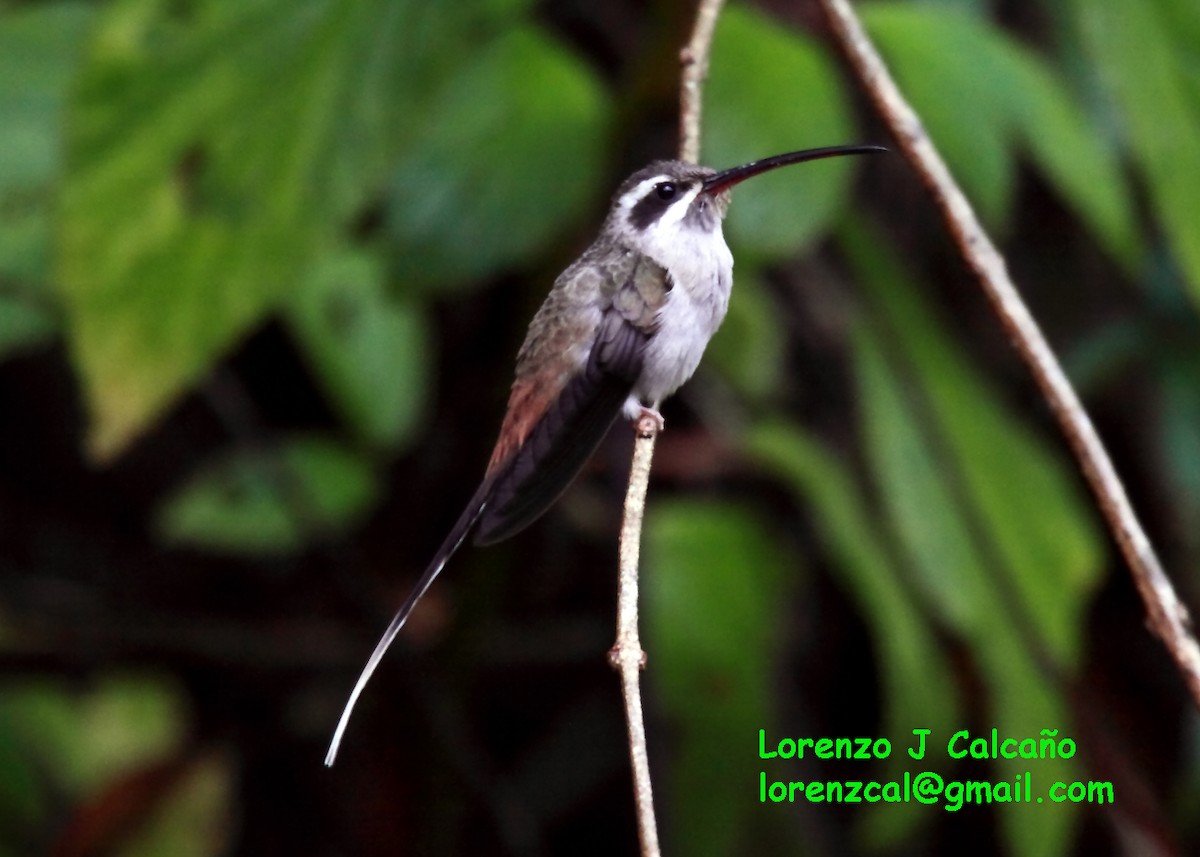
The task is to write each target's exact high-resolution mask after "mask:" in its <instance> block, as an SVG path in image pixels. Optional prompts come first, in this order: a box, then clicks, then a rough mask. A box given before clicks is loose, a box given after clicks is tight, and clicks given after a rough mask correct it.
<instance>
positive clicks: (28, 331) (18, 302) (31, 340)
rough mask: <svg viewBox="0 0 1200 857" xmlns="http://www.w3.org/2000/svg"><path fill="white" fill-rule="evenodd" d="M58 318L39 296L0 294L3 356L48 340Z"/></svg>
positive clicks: (0, 328) (1, 354)
mask: <svg viewBox="0 0 1200 857" xmlns="http://www.w3.org/2000/svg"><path fill="white" fill-rule="evenodd" d="M2 228H3V226H0V229H2ZM55 321H56V320H55V317H54V314H53V313H52V312H51V311H50V309H49V308H48V307H45V306H41V305H40V302H39V301H38V299H37V298H36V297H33V296H31V295H23V294H16V295H5V294H0V359H2V358H3V357H5V356H7V355H8V354H10V353H12V352H14V351H17V350H20V349H22V348H28V347H29V346H32V345H37V344H38V343H41V342H45V341H46V340H47V339H49V338H50V337H52V336H53V335H54V334H55V332H56V330H57V325H56V323H55Z"/></svg>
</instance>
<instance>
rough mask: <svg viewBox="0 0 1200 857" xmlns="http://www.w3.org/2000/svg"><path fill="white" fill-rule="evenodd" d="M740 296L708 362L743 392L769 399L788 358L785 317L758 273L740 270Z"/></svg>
mask: <svg viewBox="0 0 1200 857" xmlns="http://www.w3.org/2000/svg"><path fill="white" fill-rule="evenodd" d="M735 279H736V282H737V286H736V289H735V291H736V293H737V297H736V298H735V299H734V300H732V301H730V303H729V314H728V315H727V316H726V317H725V321H724V322H723V323H722V325H721V329H720V330H718V331H717V333H716V335H715V336H714V337H713V338H712V342H711V343H710V344H709V346H708V350H707V351H706V352H705V362H706V363H707V365H709V366H710V367H712V368H714V369H716V370H717V371H718V372H720V373H721V374H722V375H724V376H725V377H726V378H728V379H729V380H730V381H731V382H732V383H733V384H735V385H736V386H737V388H738V390H739V391H740V392H742V393H743V394H745V395H747V396H751V397H754V398H759V399H762V398H767V397H769V396H771V395H773V394H774V393H776V392H778V390H779V385H780V381H781V379H782V376H783V371H784V364H783V361H784V358H785V356H786V354H785V350H786V345H787V343H786V331H785V330H784V326H783V316H782V315H781V314H780V312H779V311H778V309H777V308H776V307H775V306H774V300H773V298H772V296H771V294H770V293H769V292H768V291H767V288H766V284H765V283H764V282H763V281H762V278H761V277H760V276H759V275H758V272H757V271H755V270H753V269H750V270H745V269H739V271H738V273H737V276H736V278H735Z"/></svg>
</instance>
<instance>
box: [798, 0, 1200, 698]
mask: <svg viewBox="0 0 1200 857" xmlns="http://www.w3.org/2000/svg"><path fill="white" fill-rule="evenodd" d="M818 2H819V3H820V4H821V6H822V7H823V8H824V10H825V13H826V15H827V16H828V18H829V22H830V24H831V26H832V29H833V33H834V36H835V38H836V39H837V41H838V43H839V44H840V45H841V47H842V49H843V50H844V51H845V53H846V56H847V57H848V58H849V60H850V63H851V65H852V66H853V67H854V70H855V72H856V73H857V74H858V76H859V78H860V80H861V81H862V84H863V86H864V87H865V89H866V91H867V93H868V94H869V96H870V97H871V99H872V101H873V102H874V103H875V107H876V109H877V110H878V111H879V113H880V115H881V116H882V117H883V119H884V121H885V122H886V123H887V124H888V127H889V128H890V129H891V131H892V134H893V135H894V136H895V138H896V140H897V142H898V143H899V145H900V148H901V150H902V151H903V152H904V155H905V157H906V158H907V159H908V161H909V163H911V164H912V165H913V167H914V168H915V169H916V171H917V173H918V174H919V175H920V177H921V180H922V181H923V182H924V183H925V185H926V187H927V188H928V189H929V191H930V193H931V195H932V196H933V199H934V202H935V204H936V205H937V207H938V208H939V209H940V210H941V213H942V218H943V219H944V220H945V222H946V226H947V228H948V229H949V231H950V234H951V235H952V236H953V238H954V241H955V243H956V244H957V245H958V249H959V252H960V253H961V254H962V257H963V259H965V260H966V262H967V264H968V265H969V266H970V267H971V269H972V270H973V271H974V272H975V275H976V276H977V277H978V278H979V283H980V285H981V286H982V287H983V291H984V294H986V295H987V298H988V300H989V301H990V302H991V304H992V308H993V310H994V311H995V312H996V314H997V315H998V316H999V317H1000V321H1001V323H1002V324H1003V325H1004V328H1005V330H1006V331H1007V332H1008V335H1009V338H1010V339H1011V340H1012V342H1013V344H1014V345H1015V346H1016V349H1017V351H1018V352H1019V353H1020V355H1021V358H1022V359H1023V360H1024V361H1025V363H1026V365H1027V366H1028V367H1029V370H1030V372H1031V373H1032V374H1033V378H1034V381H1035V382H1036V383H1037V385H1038V388H1039V389H1040V390H1041V393H1042V396H1043V397H1044V398H1045V400H1046V402H1047V403H1048V404H1049V406H1050V409H1051V410H1052V411H1053V412H1054V416H1055V418H1056V419H1057V420H1058V423H1059V426H1060V427H1061V429H1062V432H1063V434H1064V435H1065V436H1066V438H1067V442H1068V444H1069V445H1070V447H1071V450H1072V452H1073V453H1074V454H1075V458H1076V459H1077V460H1078V462H1079V465H1080V467H1081V468H1082V470H1083V473H1084V476H1085V477H1086V479H1087V481H1088V484H1089V485H1090V486H1091V489H1092V492H1093V493H1094V494H1095V496H1096V499H1097V501H1098V503H1099V506H1100V510H1101V512H1102V513H1103V514H1104V518H1105V520H1106V521H1107V523H1108V526H1109V529H1110V530H1111V531H1112V534H1113V537H1114V538H1115V539H1116V541H1117V544H1118V545H1119V546H1120V548H1121V552H1122V553H1123V554H1124V556H1125V561H1126V562H1127V563H1128V565H1129V570H1130V573H1131V574H1132V575H1133V580H1134V583H1135V584H1136V585H1137V589H1138V592H1139V594H1140V595H1141V597H1142V601H1143V602H1144V603H1145V605H1146V612H1147V614H1148V616H1149V621H1150V626H1151V628H1152V629H1153V630H1154V632H1155V633H1156V634H1157V635H1158V636H1159V637H1160V638H1161V639H1162V641H1163V643H1164V644H1165V645H1166V647H1167V649H1168V651H1169V652H1170V653H1171V655H1172V656H1173V657H1174V658H1175V662H1176V664H1177V665H1178V667H1179V671H1180V672H1181V673H1182V675H1183V678H1184V681H1185V682H1186V684H1187V687H1188V690H1189V691H1190V692H1191V694H1192V698H1193V700H1194V701H1195V703H1196V704H1197V706H1198V707H1200V647H1198V646H1197V644H1196V638H1195V636H1194V634H1193V632H1192V624H1191V618H1190V616H1189V615H1188V611H1187V608H1186V607H1185V606H1184V604H1183V603H1182V602H1181V601H1180V600H1179V597H1178V596H1177V595H1176V594H1175V589H1174V587H1172V585H1171V581H1170V580H1169V579H1168V578H1167V576H1166V574H1165V573H1164V572H1163V569H1162V565H1161V564H1160V563H1159V560H1158V557H1157V556H1156V555H1155V553H1154V548H1153V547H1152V546H1151V545H1150V540H1149V539H1148V538H1147V537H1146V533H1145V531H1144V530H1143V529H1142V525H1141V524H1140V523H1139V522H1138V519H1137V515H1136V514H1135V513H1134V511H1133V507H1132V506H1131V505H1130V503H1129V498H1128V497H1127V496H1126V494H1125V487H1124V486H1123V485H1122V484H1121V480H1120V478H1118V476H1117V473H1116V470H1115V469H1114V468H1113V464H1112V461H1111V460H1110V459H1109V457H1108V453H1107V452H1106V451H1105V449H1104V445H1103V443H1101V441H1100V438H1099V436H1098V435H1097V434H1096V429H1095V427H1094V426H1093V425H1092V422H1091V419H1090V418H1089V417H1088V415H1087V412H1086V411H1084V409H1083V405H1082V404H1081V403H1080V401H1079V397H1078V396H1077V395H1076V394H1075V390H1074V388H1072V386H1071V384H1070V382H1069V381H1068V380H1067V377H1066V374H1065V373H1064V372H1063V369H1062V367H1061V366H1060V365H1059V363H1058V360H1057V359H1056V358H1055V356H1054V353H1053V352H1052V351H1051V350H1050V346H1049V345H1048V344H1047V343H1046V339H1045V337H1044V336H1043V335H1042V332H1041V330H1040V329H1039V328H1038V326H1037V323H1036V322H1035V321H1034V319H1033V316H1032V315H1031V314H1030V312H1029V309H1028V308H1027V307H1026V306H1025V303H1024V301H1022V300H1021V296H1020V295H1019V294H1018V292H1017V289H1016V286H1014V285H1013V282H1012V280H1011V279H1010V277H1009V275H1008V269H1007V267H1006V265H1005V263H1004V258H1003V257H1002V256H1001V255H1000V253H999V252H998V251H997V250H996V247H995V245H993V244H992V242H991V240H990V239H989V238H988V236H987V234H986V233H985V232H984V230H983V227H982V226H981V225H980V223H979V220H978V219H977V218H976V216H975V212H974V211H973V210H972V208H971V205H970V203H969V202H967V199H966V197H965V196H964V195H963V193H962V191H961V190H960V189H959V187H958V185H957V184H956V183H955V182H954V179H953V178H952V177H951V175H950V171H949V170H948V169H947V168H946V165H945V163H944V162H943V161H942V159H941V156H940V155H938V153H937V150H936V149H935V148H934V146H933V143H932V141H931V140H930V139H929V136H928V135H927V134H926V133H925V129H924V128H923V127H922V125H921V121H920V119H919V118H918V117H917V114H916V113H915V111H913V109H912V107H911V106H910V105H909V104H908V102H907V101H906V100H905V99H904V96H903V95H902V94H901V93H900V90H899V88H898V87H897V86H896V83H895V81H893V80H892V78H891V76H890V75H889V74H888V71H887V68H886V67H885V66H884V63H883V60H882V59H881V58H880V56H879V53H878V52H877V51H876V50H875V48H874V46H873V45H872V44H871V41H870V39H869V38H868V37H867V34H866V32H865V31H864V30H863V27H862V24H861V23H860V22H859V20H858V18H857V17H856V16H855V14H854V12H853V10H851V8H850V4H849V3H848V2H847V0H818Z"/></svg>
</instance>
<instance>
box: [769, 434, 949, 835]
mask: <svg viewBox="0 0 1200 857" xmlns="http://www.w3.org/2000/svg"><path fill="white" fill-rule="evenodd" d="M747 446H748V449H749V451H750V452H751V454H752V455H753V456H754V457H755V458H756V459H758V460H759V461H760V462H761V463H762V464H763V465H764V466H765V467H766V468H768V470H769V472H771V473H772V474H776V475H778V476H779V477H780V478H782V479H784V480H785V481H786V482H787V483H788V484H789V485H790V486H791V487H792V489H793V490H794V491H795V492H796V495H797V497H798V498H799V499H800V500H801V501H802V502H804V503H805V504H807V506H809V507H811V510H812V514H813V517H814V518H815V519H816V522H817V528H818V532H819V534H820V537H821V539H822V541H823V543H824V545H825V547H826V549H827V550H828V551H829V552H830V554H831V555H832V557H833V558H834V563H833V565H832V566H831V567H832V569H833V570H834V572H835V573H836V574H837V575H838V580H839V582H840V583H841V585H842V586H843V587H844V588H845V589H846V591H847V592H848V594H849V595H850V597H851V598H853V599H854V600H855V602H856V603H857V604H858V606H859V609H860V610H861V611H862V613H863V616H864V618H865V619H866V622H867V626H868V627H869V628H870V630H871V632H872V643H873V646H872V647H873V649H874V652H875V657H876V659H877V660H878V661H879V664H880V666H879V674H880V680H881V683H882V686H883V693H882V694H881V695H882V697H883V706H884V718H883V724H882V729H881V730H880V734H881V735H884V736H887V737H888V738H889V740H891V741H892V744H893V747H894V748H896V751H895V752H894V754H893V756H892V758H891V760H890V762H889V772H890V773H889V776H900V775H901V774H902V772H903V771H904V770H906V769H909V768H910V767H911V766H910V764H909V762H908V757H907V756H906V755H905V754H904V753H903V752H901V751H900V750H899V749H898V748H899V747H901V746H909V745H910V742H911V741H912V740H913V736H912V730H913V729H931V730H933V732H934V734H938V735H945V734H949V733H950V732H952V731H953V730H952V729H951V728H950V727H954V728H957V727H958V725H959V724H960V723H961V720H962V709H961V706H960V705H959V702H958V692H957V690H956V688H955V686H954V679H953V674H952V671H951V668H950V664H949V663H948V662H947V659H946V656H945V655H944V654H943V652H942V650H941V648H940V644H939V642H938V639H937V637H936V633H935V629H934V627H933V625H932V623H931V622H930V620H929V619H928V618H927V617H926V616H924V615H923V611H922V609H921V605H920V604H919V603H917V601H916V600H915V599H914V598H913V595H912V593H911V592H910V588H909V587H908V586H907V585H906V582H905V576H904V570H903V568H902V567H901V566H900V565H899V564H898V563H897V562H896V561H895V559H894V558H893V557H892V556H891V555H890V554H889V551H888V549H887V548H886V547H885V544H886V542H885V538H884V537H883V536H882V535H881V522H880V521H879V520H877V519H876V517H875V516H874V515H872V514H871V513H870V512H869V511H868V509H869V505H868V503H867V500H866V498H865V497H863V496H862V493H861V492H860V490H859V489H858V488H857V487H856V486H855V484H854V480H853V479H852V478H851V475H850V474H849V473H848V472H847V469H846V468H845V467H844V466H842V465H841V464H839V463H838V461H837V460H836V459H835V458H834V457H833V456H832V455H831V454H829V453H828V452H826V451H825V450H824V449H822V448H821V446H820V444H819V443H817V442H815V441H814V440H812V439H811V438H810V437H808V436H807V435H805V434H803V433H802V432H800V431H799V430H798V429H797V428H795V427H793V426H790V425H787V424H784V423H774V424H765V425H762V426H759V427H758V428H757V429H755V430H754V431H753V432H752V433H751V434H750V436H749V437H748V438H747ZM945 761H946V760H945V759H942V758H940V757H939V753H938V752H937V751H936V750H933V751H931V756H930V763H929V764H928V767H929V768H930V769H933V768H936V767H938V766H939V765H940V764H944V763H945ZM881 809H885V811H883V812H873V813H871V814H870V815H868V816H866V817H865V818H864V819H863V822H862V824H863V831H862V832H863V834H864V835H865V837H866V838H867V840H868V841H870V842H871V843H873V844H874V845H876V846H878V847H882V846H884V845H887V844H892V845H894V844H895V843H896V841H897V840H898V839H900V838H902V837H903V836H904V835H906V834H907V833H908V832H909V829H910V828H911V827H912V826H915V825H916V824H918V823H920V822H921V821H922V820H924V821H925V822H926V823H928V821H929V818H928V814H927V813H924V812H923V810H922V808H920V807H916V806H912V805H899V806H896V807H888V808H882V807H881ZM914 810H916V812H914Z"/></svg>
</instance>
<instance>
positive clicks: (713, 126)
mask: <svg viewBox="0 0 1200 857" xmlns="http://www.w3.org/2000/svg"><path fill="white" fill-rule="evenodd" d="M710 65H711V70H710V73H709V79H708V83H707V85H706V87H705V91H704V106H705V113H704V150H703V153H702V155H701V158H702V160H703V162H704V163H706V164H709V165H711V166H713V167H716V168H718V169H720V168H724V167H732V166H734V165H736V164H740V163H744V162H746V161H755V160H758V159H760V158H764V157H767V156H769V155H777V154H779V153H781V152H790V151H793V150H795V149H806V148H813V147H817V146H832V145H838V144H842V143H856V142H861V141H860V140H858V139H856V132H855V131H854V127H853V124H852V123H851V121H850V117H849V111H848V107H847V103H846V96H845V94H844V92H843V90H842V85H841V77H840V75H839V74H838V72H837V71H835V69H834V66H833V63H832V61H831V59H830V58H829V56H828V55H827V54H826V53H825V51H824V50H823V49H822V48H820V47H818V46H817V45H816V44H815V43H814V42H813V41H812V40H810V39H808V38H805V37H804V36H802V35H800V34H799V33H795V32H789V31H787V30H784V29H782V28H780V27H779V26H778V25H776V24H773V23H771V22H770V21H769V20H768V19H766V18H764V17H763V16H762V15H760V14H758V13H755V12H751V11H749V10H747V9H743V8H740V7H736V6H735V7H732V8H730V9H728V10H726V12H725V13H724V14H723V15H722V16H721V20H720V21H719V22H718V24H717V31H716V35H715V37H714V40H713V47H712V60H711V64H710ZM854 160H855V159H853V158H845V159H842V158H837V159H833V160H829V161H818V162H815V163H811V164H802V165H798V166H794V167H785V168H783V169H780V170H776V171H774V172H772V173H771V174H770V175H769V176H763V177H761V178H756V179H752V180H750V181H748V182H746V183H745V184H744V185H741V186H739V187H738V188H737V190H736V191H734V201H733V204H732V205H731V206H730V209H729V216H728V218H727V219H726V229H727V232H728V236H729V240H730V243H731V244H732V245H733V246H734V249H735V251H736V252H738V253H750V254H753V255H755V256H758V257H761V258H763V259H769V258H778V257H781V256H788V255H792V254H795V253H796V252H797V251H798V250H799V249H801V248H802V246H803V244H804V243H805V242H807V241H812V240H813V239H814V238H815V237H816V236H817V235H819V234H820V233H821V231H822V230H824V229H825V228H826V227H828V225H829V224H830V222H831V220H832V219H833V218H834V217H835V216H836V214H837V211H838V209H839V208H840V207H841V206H842V205H843V204H844V203H845V202H846V201H847V198H848V192H849V187H850V178H851V176H852V175H853V170H854V167H855V164H854Z"/></svg>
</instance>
